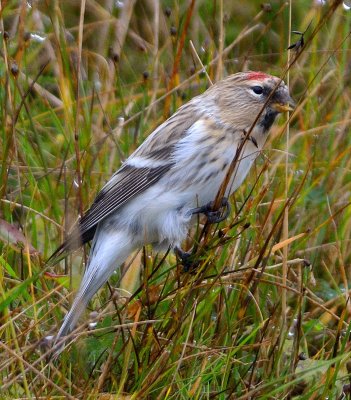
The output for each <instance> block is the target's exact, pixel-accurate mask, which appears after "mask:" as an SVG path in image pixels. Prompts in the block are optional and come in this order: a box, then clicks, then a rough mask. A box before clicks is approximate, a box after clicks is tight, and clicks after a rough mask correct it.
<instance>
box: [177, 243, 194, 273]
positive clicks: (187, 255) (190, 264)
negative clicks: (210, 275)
mask: <svg viewBox="0 0 351 400" xmlns="http://www.w3.org/2000/svg"><path fill="white" fill-rule="evenodd" d="M174 252H175V254H176V256H177V257H178V258H179V259H180V261H181V263H182V265H183V271H184V272H189V271H191V270H194V269H195V268H196V267H197V263H196V262H195V261H194V257H193V254H192V253H191V252H187V251H184V250H182V249H181V248H180V247H175V248H174Z"/></svg>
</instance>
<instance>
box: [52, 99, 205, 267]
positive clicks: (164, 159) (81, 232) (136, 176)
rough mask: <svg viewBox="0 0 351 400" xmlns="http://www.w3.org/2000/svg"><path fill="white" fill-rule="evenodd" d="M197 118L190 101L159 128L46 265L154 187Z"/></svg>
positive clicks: (87, 237)
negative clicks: (131, 201)
mask: <svg viewBox="0 0 351 400" xmlns="http://www.w3.org/2000/svg"><path fill="white" fill-rule="evenodd" d="M177 116H178V117H177ZM197 118H198V113H197V112H196V108H195V107H194V106H193V105H192V102H189V103H187V104H186V105H185V106H183V107H182V108H181V109H179V111H178V112H177V113H176V114H174V115H173V116H172V117H171V118H169V119H168V120H167V121H165V122H164V123H163V124H162V125H161V126H160V127H158V128H157V129H156V130H155V131H154V132H153V133H152V134H151V135H150V136H149V137H148V138H147V139H146V140H145V141H144V143H143V144H142V145H141V146H140V147H139V148H138V149H137V150H136V151H135V152H134V153H133V154H132V155H131V156H130V157H129V158H128V160H127V161H126V162H125V163H124V164H123V165H122V167H121V168H120V169H119V170H118V171H117V172H116V173H115V174H114V175H113V176H112V177H111V179H110V180H109V181H108V182H107V183H106V185H105V186H104V187H103V188H102V189H101V191H100V192H99V194H98V195H97V197H96V199H95V200H94V202H93V204H92V205H91V207H90V208H89V209H88V211H87V212H86V213H85V215H84V216H83V217H82V218H81V219H80V220H79V221H78V222H77V224H76V225H75V227H74V228H73V229H72V231H71V233H70V234H69V235H68V237H67V239H66V241H65V242H64V243H62V244H61V246H60V247H59V248H58V249H57V250H56V251H55V252H54V253H53V254H52V256H51V257H50V258H49V260H48V262H49V263H50V264H55V263H57V262H58V261H60V260H61V259H62V258H64V257H66V255H67V254H68V253H70V252H72V251H74V250H76V249H77V248H79V247H80V246H81V245H82V244H85V243H87V242H89V241H90V240H92V238H93V237H94V234H95V231H96V227H97V225H98V224H99V222H101V221H102V220H103V219H105V218H106V217H107V216H108V215H110V214H111V213H113V212H115V211H117V210H118V209H119V208H120V207H122V206H123V205H125V204H126V203H127V202H129V201H130V200H131V199H133V198H134V197H135V196H137V195H139V194H141V193H143V192H144V191H145V190H147V189H148V188H149V187H150V186H152V185H154V184H155V183H156V182H157V181H158V180H159V179H160V178H161V177H162V176H163V175H164V174H165V173H166V172H167V171H168V170H169V169H170V168H171V167H172V166H173V165H174V160H173V158H172V155H173V151H174V148H175V145H176V143H177V142H178V141H179V140H180V139H181V138H182V137H184V135H185V134H186V131H187V129H188V128H189V127H190V126H191V125H192V124H193V123H194V122H195V120H196V119H197Z"/></svg>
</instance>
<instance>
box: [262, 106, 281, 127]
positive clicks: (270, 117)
mask: <svg viewBox="0 0 351 400" xmlns="http://www.w3.org/2000/svg"><path fill="white" fill-rule="evenodd" d="M277 115H278V113H277V111H273V110H269V109H268V110H267V112H266V114H265V116H264V117H263V118H262V119H261V121H260V126H262V127H263V130H264V132H267V131H268V130H269V129H270V127H271V126H272V125H273V122H274V120H275V118H276V116H277Z"/></svg>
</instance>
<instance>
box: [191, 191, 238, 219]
mask: <svg viewBox="0 0 351 400" xmlns="http://www.w3.org/2000/svg"><path fill="white" fill-rule="evenodd" d="M213 206H214V201H210V202H209V203H207V204H205V205H204V206H202V207H197V208H194V209H193V210H191V211H192V214H205V215H206V217H207V222H208V223H210V224H218V223H219V222H222V221H224V220H225V219H226V218H227V217H228V215H229V213H230V204H229V202H228V199H227V198H226V197H223V198H222V200H221V205H220V209H219V210H216V211H213ZM223 208H225V210H224V214H223V215H222V210H221V209H223Z"/></svg>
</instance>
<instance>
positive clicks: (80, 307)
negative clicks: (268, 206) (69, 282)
mask: <svg viewBox="0 0 351 400" xmlns="http://www.w3.org/2000/svg"><path fill="white" fill-rule="evenodd" d="M293 107H294V101H293V100H292V98H291V97H290V95H289V90H288V88H287V86H286V85H285V83H284V82H283V81H282V80H281V79H280V78H277V77H274V76H271V75H268V74H265V73H263V72H252V71H248V72H239V73H236V74H234V75H230V76H228V77H227V78H225V79H223V80H222V81H220V82H217V83H216V84H214V85H213V86H211V87H210V88H209V89H208V90H207V91H205V92H204V93H203V94H201V95H199V96H197V97H194V98H193V99H192V100H190V101H189V102H188V103H186V104H185V105H183V106H182V107H180V108H179V110H178V111H177V112H176V113H175V114H173V115H172V116H171V117H170V118H169V119H168V120H166V121H165V122H164V123H163V124H161V125H160V126H159V127H158V128H157V129H156V130H155V131H154V132H153V133H152V134H150V135H149V137H148V138H147V139H146V140H145V141H144V142H143V143H142V144H141V146H140V147H139V148H138V149H137V150H136V151H135V152H134V153H133V154H132V155H131V156H130V157H129V158H128V159H127V160H126V161H125V162H124V163H123V164H122V166H121V167H120V169H119V170H117V172H115V174H114V175H113V176H112V177H111V179H110V180H109V181H108V182H107V183H106V184H105V186H104V187H103V188H102V190H101V191H100V193H99V194H98V195H97V197H96V199H95V201H94V202H93V204H92V205H91V207H90V209H89V210H88V211H87V212H86V213H85V215H84V216H83V217H82V218H81V219H80V220H79V221H78V222H77V224H76V226H75V228H73V230H72V232H71V234H70V235H69V236H68V238H67V240H66V241H65V242H64V243H63V244H62V245H61V246H60V247H59V248H58V249H57V250H56V252H55V253H54V254H53V255H52V256H51V257H50V259H49V261H50V262H51V263H55V262H57V261H58V260H60V259H62V258H63V257H65V256H66V255H67V254H68V253H70V252H72V251H74V250H75V249H77V248H78V247H79V246H81V245H83V244H85V243H87V242H89V241H91V240H92V247H91V251H90V256H89V260H88V263H87V266H86V269H85V273H84V276H83V279H82V281H81V284H80V288H79V290H78V293H77V294H76V297H75V299H74V301H73V304H72V307H71V309H70V311H69V312H68V314H67V315H66V316H65V318H64V321H63V323H62V326H61V328H60V330H59V332H58V334H57V337H56V343H57V342H58V340H59V339H61V338H63V337H64V336H66V335H67V334H68V333H70V332H71V331H72V330H73V329H74V327H75V325H76V323H77V321H78V319H79V317H80V316H81V314H82V313H83V311H84V310H85V308H86V307H87V304H88V302H89V301H90V299H91V298H92V296H93V295H94V294H95V293H96V292H97V291H98V290H99V289H100V288H101V286H102V285H103V284H104V283H106V282H107V280H108V279H109V277H110V276H111V275H112V273H113V272H114V270H115V269H116V268H118V267H119V266H120V265H121V264H122V263H123V262H124V261H125V260H126V258H127V257H128V255H129V254H130V253H132V252H133V251H134V250H136V249H138V248H141V247H142V246H143V245H146V244H151V245H153V246H154V247H155V248H157V249H158V250H167V249H169V248H170V247H171V248H173V249H175V250H177V249H178V251H179V254H181V250H180V246H181V243H182V241H183V240H184V239H185V238H186V235H187V232H188V229H189V227H190V225H191V223H192V222H194V221H195V219H196V218H195V216H196V214H198V213H201V212H203V213H205V214H207V215H208V217H209V218H212V222H218V221H219V220H220V219H216V218H213V215H211V211H210V210H211V205H212V204H213V201H214V200H215V198H216V196H217V193H218V191H219V188H220V187H221V184H222V182H223V180H224V179H225V177H226V174H227V171H228V169H229V168H230V165H231V163H232V161H233V158H234V156H235V154H236V151H237V149H238V148H241V152H240V155H239V158H238V159H237V164H236V167H235V170H234V172H233V174H232V176H231V179H230V181H229V183H228V185H227V189H226V192H225V197H228V196H229V195H230V194H231V193H233V192H234V191H235V190H236V189H237V188H238V187H239V186H240V185H241V184H242V182H243V180H244V179H245V177H246V175H247V174H248V172H249V170H250V168H251V166H252V164H253V162H254V160H255V159H256V158H257V156H258V155H259V154H260V152H261V150H262V148H263V145H264V143H265V141H266V139H267V134H268V131H269V129H270V128H271V126H272V124H273V122H274V121H275V118H276V117H277V115H278V114H279V113H281V112H286V111H290V110H292V109H293ZM243 140H244V143H243ZM225 203H226V201H225V200H224V202H223V204H225Z"/></svg>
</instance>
